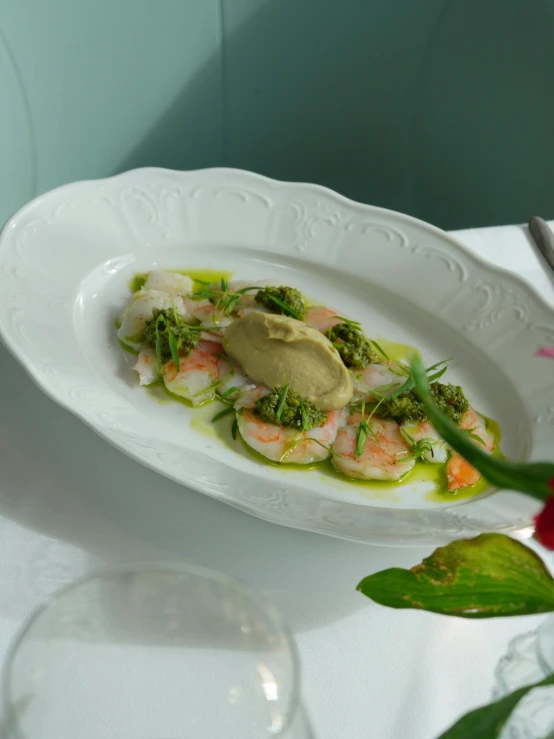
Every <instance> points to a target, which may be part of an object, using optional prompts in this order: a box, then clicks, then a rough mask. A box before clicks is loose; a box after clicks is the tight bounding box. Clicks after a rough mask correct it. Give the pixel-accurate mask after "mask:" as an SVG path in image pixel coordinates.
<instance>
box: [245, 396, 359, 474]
mask: <svg viewBox="0 0 554 739" xmlns="http://www.w3.org/2000/svg"><path fill="white" fill-rule="evenodd" d="M237 422H238V427H239V431H240V433H241V436H242V438H243V439H244V441H245V442H246V444H247V445H248V446H249V447H250V448H251V449H253V450H254V451H256V452H258V453H259V454H262V455H263V456H264V457H267V459H270V460H271V461H272V462H281V463H283V464H292V463H293V462H294V463H296V464H313V463H314V462H321V461H322V460H324V459H327V457H328V456H329V455H330V453H331V452H330V450H329V446H330V445H331V444H332V443H333V442H334V440H335V438H336V436H337V431H338V430H339V428H340V427H341V426H342V425H343V424H344V422H345V418H344V411H330V412H329V414H328V415H327V420H326V421H325V423H324V424H323V425H322V426H318V427H316V428H313V429H310V430H309V431H299V430H298V429H293V428H286V427H284V426H277V425H275V424H272V423H266V422H265V421H262V419H261V418H258V417H257V416H256V415H255V414H254V412H253V411H251V410H249V409H247V408H243V409H242V410H241V411H239V413H237ZM313 439H317V441H313ZM318 442H319V443H318ZM320 444H323V445H324V446H320Z"/></svg>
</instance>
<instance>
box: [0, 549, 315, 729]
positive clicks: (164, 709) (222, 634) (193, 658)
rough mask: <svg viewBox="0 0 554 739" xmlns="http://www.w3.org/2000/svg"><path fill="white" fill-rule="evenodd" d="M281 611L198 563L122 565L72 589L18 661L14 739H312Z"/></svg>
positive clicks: (28, 633)
mask: <svg viewBox="0 0 554 739" xmlns="http://www.w3.org/2000/svg"><path fill="white" fill-rule="evenodd" d="M298 673H299V670H298V659H297V655H296V649H295V646H294V642H293V641H292V638H291V636H290V634H289V632H288V630H287V628H286V626H285V624H284V623H283V620H282V618H281V616H280V615H279V613H278V611H277V610H276V608H275V607H274V606H273V605H272V604H271V603H270V602H269V601H268V600H267V599H266V598H265V597H264V596H262V595H261V594H260V593H258V592H255V591H254V590H252V589H250V588H249V587H247V586H246V585H243V584H242V583H240V582H237V581H236V580H233V579H231V578H230V577H227V576H226V575H223V574H220V573H216V572H212V571H209V570H205V569H202V568H199V567H196V566H192V565H183V566H175V565H167V564H163V565H158V564H150V565H142V566H128V567H121V568H117V569H114V570H111V571H108V572H105V573H103V574H99V575H95V576H93V577H90V578H88V579H86V580H82V581H80V582H78V583H76V584H74V585H72V586H70V587H69V588H67V589H65V590H63V591H61V592H60V593H59V594H58V595H57V596H56V597H55V598H54V599H53V600H52V601H51V602H50V603H49V604H47V605H46V606H44V607H42V608H40V609H39V610H38V611H37V612H36V613H35V614H34V615H33V616H32V617H31V619H30V620H29V622H28V623H27V625H26V627H25V628H24V630H23V632H22V634H21V635H20V637H19V638H18V640H17V641H16V643H15V645H14V647H13V648H12V650H11V653H10V655H9V657H8V659H7V662H6V665H5V672H4V683H3V699H4V713H5V723H6V734H7V736H8V737H9V738H10V739H52V738H53V737H56V739H77V738H78V739H220V738H223V737H225V739H266V738H267V739H269V738H273V737H285V736H286V737H287V739H288V737H289V736H290V737H293V736H294V737H295V739H296V737H298V738H300V737H302V739H305V737H308V736H309V729H308V727H307V724H305V723H304V719H303V715H302V712H301V711H300V710H299V688H298V679H299V677H298Z"/></svg>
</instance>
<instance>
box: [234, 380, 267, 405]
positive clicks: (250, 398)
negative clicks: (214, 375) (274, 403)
mask: <svg viewBox="0 0 554 739" xmlns="http://www.w3.org/2000/svg"><path fill="white" fill-rule="evenodd" d="M270 392H271V390H270V389H269V388H268V387H266V386H265V385H256V384H255V383H252V384H251V385H246V386H245V387H243V388H241V391H240V393H239V396H238V398H237V400H236V401H235V409H236V410H237V411H238V410H240V409H241V408H248V409H249V410H251V409H252V408H254V406H255V405H256V403H257V402H258V400H259V399H260V398H263V397H264V395H267V394H268V393H270Z"/></svg>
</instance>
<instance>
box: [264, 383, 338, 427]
mask: <svg viewBox="0 0 554 739" xmlns="http://www.w3.org/2000/svg"><path fill="white" fill-rule="evenodd" d="M254 413H255V414H256V415H257V416H258V418H261V419H262V421H265V422H266V423H273V424H275V425H276V426H286V427H287V428H293V429H298V430H300V431H309V430H310V429H313V428H315V427H316V426H322V425H323V424H324V423H325V421H326V420H327V413H324V412H323V411H320V410H319V408H316V406H315V405H314V404H313V403H310V402H309V401H308V400H306V399H305V398H302V397H301V396H300V395H299V394H298V393H297V392H295V391H294V390H292V389H291V388H288V387H287V386H283V387H280V386H278V385H277V386H275V387H274V388H273V390H272V391H271V393H269V394H268V395H264V396H263V398H260V399H259V400H258V401H257V403H256V406H255V408H254Z"/></svg>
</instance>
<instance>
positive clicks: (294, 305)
mask: <svg viewBox="0 0 554 739" xmlns="http://www.w3.org/2000/svg"><path fill="white" fill-rule="evenodd" d="M255 300H256V302H257V303H261V304H262V305H265V307H266V308H269V310H270V311H271V312H272V313H277V314H279V315H282V316H292V318H296V319H297V320H298V321H301V320H303V318H304V315H305V313H306V305H305V303H304V297H303V296H302V293H301V292H300V291H299V290H297V289H296V288H294V287H286V286H284V285H282V286H281V287H264V288H263V290H259V291H258V292H257V293H256V297H255Z"/></svg>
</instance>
